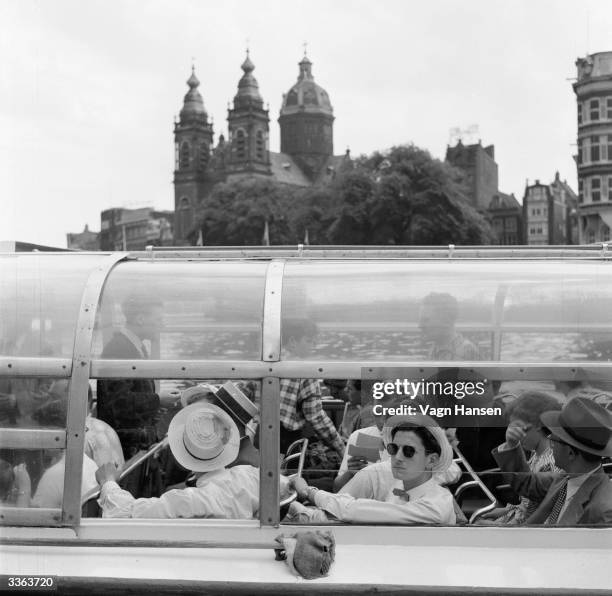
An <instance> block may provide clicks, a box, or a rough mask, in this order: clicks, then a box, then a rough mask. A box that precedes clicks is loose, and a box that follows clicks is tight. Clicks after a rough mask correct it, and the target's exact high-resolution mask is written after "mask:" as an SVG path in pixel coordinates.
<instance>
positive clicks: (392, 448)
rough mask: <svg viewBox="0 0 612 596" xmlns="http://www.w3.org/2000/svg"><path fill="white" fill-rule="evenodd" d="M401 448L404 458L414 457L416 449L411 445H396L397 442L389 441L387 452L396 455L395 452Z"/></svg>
mask: <svg viewBox="0 0 612 596" xmlns="http://www.w3.org/2000/svg"><path fill="white" fill-rule="evenodd" d="M400 447H401V448H402V454H403V456H404V457H405V458H406V459H410V458H412V457H414V455H415V453H416V452H417V450H416V449H415V448H414V447H413V446H412V445H398V444H397V443H389V444H388V445H387V453H388V454H389V455H397V452H398V451H399V450H400Z"/></svg>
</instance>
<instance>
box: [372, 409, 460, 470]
mask: <svg viewBox="0 0 612 596" xmlns="http://www.w3.org/2000/svg"><path fill="white" fill-rule="evenodd" d="M404 424H405V425H406V426H408V425H410V426H414V427H424V428H426V429H427V430H428V431H429V432H430V433H431V436H432V437H433V438H434V439H435V441H436V443H438V445H439V446H440V457H439V459H438V463H437V464H436V465H435V466H434V467H433V468H432V472H434V473H435V472H444V471H446V470H447V469H448V468H449V467H450V466H451V464H452V463H453V448H452V447H451V444H450V443H449V442H448V439H447V438H446V433H445V432H444V429H442V428H441V427H440V425H439V424H438V423H437V422H436V421H435V420H434V419H433V418H432V417H431V416H426V415H425V414H415V415H414V416H408V415H405V416H403V415H398V416H391V417H390V418H387V420H386V421H385V425H384V427H383V431H382V439H383V443H384V444H385V447H386V446H387V445H388V444H389V443H392V442H393V441H392V439H391V435H392V432H393V429H394V428H397V427H398V426H401V425H404Z"/></svg>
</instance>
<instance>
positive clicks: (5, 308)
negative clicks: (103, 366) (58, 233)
mask: <svg viewBox="0 0 612 596" xmlns="http://www.w3.org/2000/svg"><path fill="white" fill-rule="evenodd" d="M103 258H104V257H102V256H96V255H78V256H76V255H75V256H72V257H71V256H68V255H66V259H64V258H58V257H57V255H56V256H52V255H44V254H37V255H34V254H24V255H11V256H2V257H0V355H2V356H21V357H23V356H36V357H45V356H47V357H71V356H72V348H73V345H74V334H75V330H76V323H77V317H78V313H79V308H80V305H81V297H82V295H83V290H84V288H85V283H86V281H87V279H88V276H89V274H90V272H91V271H92V270H93V269H94V268H95V266H96V265H97V264H99V262H100V261H101V260H102V259H103Z"/></svg>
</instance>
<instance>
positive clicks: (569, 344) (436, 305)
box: [282, 260, 612, 362]
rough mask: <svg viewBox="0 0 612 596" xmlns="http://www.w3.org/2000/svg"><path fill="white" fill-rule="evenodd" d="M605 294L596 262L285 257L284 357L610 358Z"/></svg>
mask: <svg viewBox="0 0 612 596" xmlns="http://www.w3.org/2000/svg"><path fill="white" fill-rule="evenodd" d="M611 299H612V276H610V269H609V265H607V264H606V263H601V262H586V261H580V262H578V261H574V262H570V261H564V262H555V261H520V262H519V261H465V260H463V261H451V260H448V261H434V260H429V261H412V262H395V261H369V262H366V263H364V262H324V263H322V262H300V263H287V265H286V266H285V276H284V281H283V300H282V358H283V359H289V360H300V359H304V358H315V359H329V360H400V361H405V362H420V361H423V360H499V359H501V360H504V361H508V362H510V361H519V362H522V361H525V362H530V361H531V362H547V361H551V360H563V361H572V360H574V359H582V360H587V359H589V360H609V359H610V358H612V309H610V303H611ZM313 323H314V326H313ZM304 334H306V336H307V339H306V341H299V340H300V335H304ZM308 336H310V339H311V340H312V341H309V338H308Z"/></svg>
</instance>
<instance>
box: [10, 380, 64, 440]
mask: <svg viewBox="0 0 612 596" xmlns="http://www.w3.org/2000/svg"><path fill="white" fill-rule="evenodd" d="M69 383H70V382H69V380H68V379H53V378H49V377H31V378H28V377H1V378H0V428H12V427H15V428H65V427H66V412H67V405H68V388H69Z"/></svg>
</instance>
